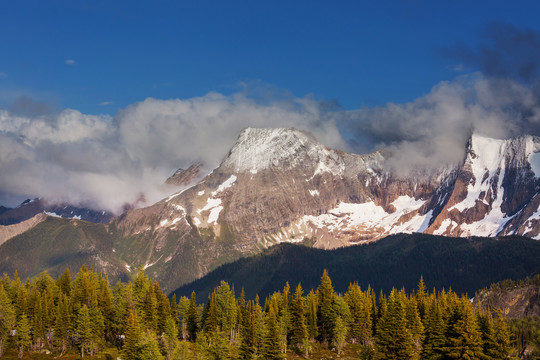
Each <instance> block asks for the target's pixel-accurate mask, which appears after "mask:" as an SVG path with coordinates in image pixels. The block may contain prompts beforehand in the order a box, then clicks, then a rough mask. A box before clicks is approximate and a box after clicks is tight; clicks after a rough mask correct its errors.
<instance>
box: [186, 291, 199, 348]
mask: <svg viewBox="0 0 540 360" xmlns="http://www.w3.org/2000/svg"><path fill="white" fill-rule="evenodd" d="M185 322H186V331H187V334H188V336H189V339H190V340H191V341H195V340H197V332H198V331H199V317H198V314H197V302H196V295H195V291H193V292H192V293H191V300H190V302H189V307H188V309H187V314H186V321H185Z"/></svg>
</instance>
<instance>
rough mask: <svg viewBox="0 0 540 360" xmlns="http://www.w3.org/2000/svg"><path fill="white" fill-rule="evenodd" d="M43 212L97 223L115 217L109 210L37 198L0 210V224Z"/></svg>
mask: <svg viewBox="0 0 540 360" xmlns="http://www.w3.org/2000/svg"><path fill="white" fill-rule="evenodd" d="M42 213H44V214H47V215H50V216H56V217H61V218H66V219H79V220H86V221H91V222H95V223H108V222H109V221H111V219H112V218H113V214H112V213H110V212H108V211H104V210H93V209H90V208H83V207H77V206H73V205H70V204H65V203H60V204H58V203H54V202H48V201H46V200H44V199H41V198H37V199H28V200H25V201H24V202H23V203H22V204H20V205H19V206H17V207H16V208H13V209H7V210H5V211H3V212H0V225H12V224H17V223H19V222H21V221H25V220H28V219H30V218H33V217H34V216H36V215H37V214H42Z"/></svg>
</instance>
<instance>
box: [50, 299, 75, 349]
mask: <svg viewBox="0 0 540 360" xmlns="http://www.w3.org/2000/svg"><path fill="white" fill-rule="evenodd" d="M70 329H71V313H70V305H69V299H68V297H67V295H66V293H64V292H62V293H61V294H60V298H59V301H58V306H57V307H56V322H55V325H54V338H55V340H56V341H57V343H58V345H59V346H60V348H61V354H60V355H63V354H64V353H65V352H66V350H67V347H68V343H69V340H68V336H69V332H70Z"/></svg>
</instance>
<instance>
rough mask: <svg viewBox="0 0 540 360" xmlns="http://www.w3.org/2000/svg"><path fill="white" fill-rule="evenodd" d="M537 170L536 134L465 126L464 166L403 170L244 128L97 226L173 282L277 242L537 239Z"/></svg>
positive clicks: (117, 252) (132, 264)
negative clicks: (502, 134)
mask: <svg viewBox="0 0 540 360" xmlns="http://www.w3.org/2000/svg"><path fill="white" fill-rule="evenodd" d="M538 175H540V139H539V138H537V137H533V136H522V137H519V138H515V139H509V140H496V139H489V138H486V137H482V136H479V135H473V136H472V137H471V138H470V141H469V143H468V144H467V148H466V152H465V157H464V159H463V161H462V162H461V163H460V164H456V165H455V166H445V167H441V168H439V169H432V170H429V171H428V170H425V171H419V170H416V171H413V172H411V173H410V175H409V176H399V175H397V174H396V173H395V172H393V171H392V168H391V167H390V166H389V165H388V155H387V154H385V153H383V152H374V153H372V154H367V155H358V154H350V153H346V152H343V151H339V150H333V149H330V148H328V147H326V146H324V145H323V144H321V143H319V142H318V141H317V140H316V139H315V138H314V137H313V136H312V135H311V134H309V133H306V132H303V131H299V130H295V129H253V128H248V129H245V130H243V131H242V132H241V133H240V135H239V137H238V139H237V142H236V144H235V145H234V146H233V147H232V148H231V150H230V152H229V154H228V155H227V156H226V157H225V158H224V160H223V161H222V163H221V164H220V166H218V167H217V168H216V169H214V170H213V171H212V172H211V173H210V174H209V175H207V176H205V177H204V178H202V180H200V181H198V182H195V184H194V185H193V186H189V185H187V188H186V181H187V182H191V181H193V179H195V178H197V177H198V176H200V167H197V166H194V167H192V168H189V169H187V170H182V171H179V172H177V174H176V175H173V177H172V178H175V177H176V179H177V180H178V181H179V183H177V185H178V186H179V187H182V188H183V189H182V190H181V191H178V192H176V193H174V194H171V195H170V196H168V197H167V198H165V199H163V200H161V201H159V202H157V203H156V204H154V205H152V206H149V207H146V208H140V209H134V210H130V211H127V212H125V213H124V214H122V215H121V216H119V217H117V218H115V219H113V220H112V221H111V222H110V223H109V224H108V225H107V227H106V228H107V229H106V232H101V233H102V234H107V239H108V240H107V241H110V242H111V248H112V250H111V251H113V252H114V254H109V255H110V256H112V258H114V259H116V260H115V261H116V263H117V264H123V270H122V271H125V272H126V273H129V272H131V271H134V269H138V268H141V269H144V270H145V271H146V272H147V273H148V274H149V275H150V276H152V277H154V278H156V279H158V280H159V281H160V282H162V283H164V286H166V287H167V288H169V289H172V288H174V287H177V286H179V285H181V284H182V283H185V282H188V281H192V280H195V279H197V278H200V277H202V276H203V275H205V274H207V273H208V272H209V271H211V270H213V269H215V268H216V267H217V266H219V265H221V264H224V263H227V262H231V261H234V260H237V259H239V258H241V257H245V256H247V255H252V254H256V253H260V252H261V251H262V250H263V249H265V248H268V247H270V246H272V245H274V244H279V243H303V244H306V245H308V246H313V247H316V248H320V249H334V248H340V247H347V246H350V245H356V244H366V243H370V242H374V241H377V240H379V239H381V238H384V237H387V236H389V235H392V234H397V233H426V234H435V235H445V236H454V237H469V236H491V237H493V236H498V235H513V234H516V235H524V236H527V237H531V238H534V239H540V212H539V211H538V207H539V206H538V205H539V201H540V197H538V196H537V195H538V193H539V192H540V180H539V178H538ZM171 181H173V180H171ZM5 214H6V213H4V214H3V215H5ZM49 228H52V227H51V226H49ZM16 239H17V238H14V239H12V240H9V241H7V243H9V242H10V241H16ZM1 249H2V247H0V250H1ZM0 252H1V251H0ZM109 255H108V256H109Z"/></svg>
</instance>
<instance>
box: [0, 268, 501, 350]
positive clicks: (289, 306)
mask: <svg viewBox="0 0 540 360" xmlns="http://www.w3.org/2000/svg"><path fill="white" fill-rule="evenodd" d="M196 299H197V298H196V294H195V293H194V292H193V293H192V294H191V297H190V298H187V297H181V298H180V299H178V301H177V299H176V297H175V296H174V295H173V297H172V299H169V298H168V297H167V295H166V294H165V293H164V292H163V291H162V290H161V289H160V287H159V284H158V282H157V281H151V280H150V279H149V278H148V277H147V276H146V275H145V274H144V272H142V271H141V272H138V273H137V274H136V275H135V276H134V278H133V280H132V281H130V282H129V283H123V282H118V283H116V284H115V285H114V286H110V285H109V283H108V281H107V279H106V278H105V277H104V276H103V275H102V274H97V273H96V272H94V271H93V270H92V269H87V268H86V267H84V266H83V267H82V268H81V269H80V270H79V272H78V273H77V274H76V276H75V277H74V279H72V277H71V274H70V272H69V270H68V269H66V271H65V272H64V273H63V274H62V275H60V276H59V277H58V278H57V279H56V280H54V279H53V278H52V277H51V276H50V275H49V274H48V273H47V272H43V273H41V274H40V275H39V276H38V277H36V278H34V279H32V280H26V282H24V283H23V282H22V281H21V280H20V279H19V277H18V276H17V274H16V273H15V275H14V278H13V279H11V278H10V277H8V276H7V275H4V277H3V278H1V279H0V356H2V354H3V353H4V352H5V350H6V349H7V348H8V347H13V348H14V349H16V351H17V353H18V356H19V358H21V357H22V356H23V354H24V353H25V352H28V351H41V350H43V349H48V350H49V351H52V352H54V353H56V354H57V355H59V356H62V355H63V354H65V353H66V352H69V351H75V350H76V351H78V352H79V353H80V356H81V358H84V356H88V355H90V356H91V355H95V354H97V353H99V352H100V351H102V350H103V349H105V348H107V347H113V346H115V347H117V348H118V349H120V351H121V354H122V359H128V360H130V359H158V360H159V359H167V360H168V359H284V358H285V357H286V354H289V355H290V354H292V353H296V354H297V356H302V357H305V358H309V357H310V356H311V354H312V353H313V352H314V351H316V350H317V349H329V350H331V351H334V352H335V353H337V354H342V353H343V351H344V349H345V348H346V347H347V346H351V347H354V349H355V352H356V353H355V354H356V355H357V356H358V357H359V358H364V359H506V358H508V356H509V354H510V352H511V343H510V333H509V330H508V327H507V325H506V323H505V321H504V320H503V319H502V318H501V317H500V316H496V317H495V318H493V317H492V315H491V314H490V313H484V312H482V311H480V310H478V309H474V308H473V305H472V303H471V301H470V300H469V298H468V297H467V296H459V295H457V294H456V293H454V292H453V291H451V290H448V291H445V290H442V291H438V292H437V291H435V290H433V291H431V292H428V291H426V289H425V286H424V283H423V281H422V279H420V282H419V284H418V288H417V289H416V290H415V291H413V292H412V293H409V294H407V293H406V292H405V290H403V289H402V290H397V289H392V291H391V292H390V293H389V294H383V293H380V294H376V293H375V291H374V290H373V289H371V288H370V287H368V288H367V289H365V290H362V289H361V288H360V287H359V286H358V284H356V283H352V284H350V286H349V288H348V290H347V292H346V293H344V294H338V293H337V292H336V291H335V290H334V288H333V286H332V281H331V279H330V277H329V275H328V272H327V271H324V273H323V275H322V277H321V280H320V284H319V286H318V287H317V288H316V289H311V290H310V291H309V292H307V294H305V292H304V290H303V289H302V286H301V285H300V284H298V285H297V286H296V288H295V290H294V291H293V290H292V289H291V288H290V286H289V284H288V283H286V284H285V286H284V288H283V289H282V290H281V291H277V292H274V293H273V294H272V295H270V296H268V297H266V298H265V299H264V300H261V299H259V297H258V296H256V297H255V299H250V300H248V299H245V296H244V291H243V289H242V290H241V291H240V295H239V296H236V293H235V289H234V286H230V285H229V284H228V283H226V282H221V284H220V285H219V286H217V287H216V288H215V289H214V291H213V292H212V293H211V294H210V295H209V296H208V300H207V301H206V303H204V304H198V303H197V300H196Z"/></svg>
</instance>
